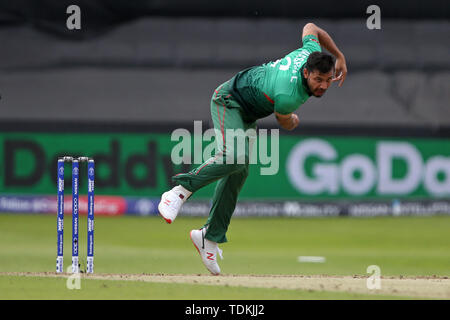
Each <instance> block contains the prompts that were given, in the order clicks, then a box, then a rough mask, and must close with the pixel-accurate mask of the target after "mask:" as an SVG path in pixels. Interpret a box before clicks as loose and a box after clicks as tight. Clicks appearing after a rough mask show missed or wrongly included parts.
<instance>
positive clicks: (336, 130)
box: [0, 120, 450, 138]
mask: <svg viewBox="0 0 450 320" xmlns="http://www.w3.org/2000/svg"><path fill="white" fill-rule="evenodd" d="M206 123H207V124H205V121H204V123H203V130H206V129H207V128H208V127H209V122H207V121H206ZM178 128H185V129H187V130H189V131H193V129H194V123H193V121H192V122H123V121H119V122H118V121H114V122H105V121H75V120H70V121H69V120H64V121H47V120H20V121H18V120H0V133H10V132H17V133H19V132H20V133H32V132H41V133H168V132H172V131H173V130H175V129H178ZM258 128H259V129H280V131H279V132H280V135H294V136H302V135H312V136H327V135H331V136H352V137H353V136H369V137H390V138H395V137H403V138H405V137H414V138H415V137H417V138H450V126H440V127H431V126H399V125H385V126H381V125H352V124H343V125H335V124H332V125H329V124H317V125H311V124H309V125H301V126H299V127H298V128H296V129H295V130H293V131H286V130H283V129H281V128H279V127H278V126H267V125H258Z"/></svg>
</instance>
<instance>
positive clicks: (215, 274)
mask: <svg viewBox="0 0 450 320" xmlns="http://www.w3.org/2000/svg"><path fill="white" fill-rule="evenodd" d="M192 231H193V230H192ZM192 231H191V232H189V238H191V241H192V244H193V245H194V247H195V249H197V252H198V254H199V255H200V259H202V262H203V257H202V254H201V253H200V249H199V248H198V247H197V245H196V244H195V242H194V240H193V239H192ZM203 265H204V266H205V268H206V269H207V270H208V271H209V272H211V270H209V269H208V267H207V266H206V264H205V263H204V262H203ZM211 274H212V275H214V276H218V275H219V274H220V273H214V272H211Z"/></svg>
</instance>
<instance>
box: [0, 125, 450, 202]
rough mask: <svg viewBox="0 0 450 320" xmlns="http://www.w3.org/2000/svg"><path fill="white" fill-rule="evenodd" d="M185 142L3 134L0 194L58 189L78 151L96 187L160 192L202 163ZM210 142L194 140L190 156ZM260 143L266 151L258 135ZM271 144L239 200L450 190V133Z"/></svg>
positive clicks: (292, 138)
mask: <svg viewBox="0 0 450 320" xmlns="http://www.w3.org/2000/svg"><path fill="white" fill-rule="evenodd" d="M273 132H275V131H274V130H272V131H270V132H269V135H270V134H271V133H273ZM197 138H199V139H200V140H201V139H202V137H198V136H197ZM258 139H259V138H258ZM179 143H180V140H175V141H172V140H171V134H170V133H145V132H144V133H97V132H95V133H58V134H55V133H42V132H35V133H34V132H27V133H17V132H7V133H0V193H2V194H55V192H56V165H57V160H56V159H57V157H58V156H62V155H74V156H91V157H94V159H95V161H96V181H95V182H96V192H97V193H98V194H104V195H122V196H148V197H159V196H160V195H161V194H162V193H163V192H164V191H166V190H167V189H168V188H169V187H170V183H171V180H170V178H171V176H173V175H174V174H176V173H180V172H186V171H188V170H190V169H191V168H193V167H196V166H197V164H193V165H191V164H174V163H173V161H172V157H171V156H172V150H173V148H174V147H175V146H177V145H178V146H179ZM208 144H210V141H203V142H202V143H200V144H195V143H194V142H192V143H191V145H192V152H190V153H189V154H187V156H188V158H191V159H192V158H193V157H194V155H198V154H199V153H200V154H201V152H202V150H203V149H204V148H205V146H207V145H208ZM255 147H256V150H257V152H261V148H260V144H259V140H257V143H256V144H255ZM265 149H267V150H265ZM265 149H264V150H263V153H262V154H258V156H257V162H258V163H256V164H251V165H250V174H249V177H248V178H247V181H246V184H245V185H244V188H243V189H242V192H241V199H248V200H270V199H273V200H284V199H297V200H340V199H350V198H351V199H355V198H358V199H373V200H376V199H387V198H392V197H398V198H410V199H413V198H430V197H432V198H436V197H450V139H437V138H384V137H383V138H377V137H352V136H303V135H301V136H300V135H298V136H297V135H279V137H278V136H277V137H275V136H272V140H270V139H269V143H268V146H267V148H265ZM264 153H266V154H265V155H264ZM202 160H205V159H202ZM68 171H70V170H68ZM275 172H276V174H273V173H275ZM68 174H70V172H69V173H68ZM66 180H68V182H66V183H69V182H70V181H69V177H66ZM80 182H81V183H83V181H80ZM84 183H85V182H84ZM213 190H214V185H210V186H207V187H205V188H204V189H202V190H199V191H198V192H197V193H196V194H195V197H194V198H197V199H207V198H210V196H211V194H212V192H213Z"/></svg>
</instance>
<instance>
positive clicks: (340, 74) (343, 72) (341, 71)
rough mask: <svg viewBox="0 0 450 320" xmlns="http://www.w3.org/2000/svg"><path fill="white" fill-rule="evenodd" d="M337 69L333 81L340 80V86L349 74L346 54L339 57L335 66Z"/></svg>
mask: <svg viewBox="0 0 450 320" xmlns="http://www.w3.org/2000/svg"><path fill="white" fill-rule="evenodd" d="M334 70H335V77H334V78H333V79H331V81H333V82H334V81H339V87H340V86H342V84H343V83H344V81H345V77H346V76H347V64H346V63H345V58H344V56H342V57H338V58H337V59H336V64H335V67H334Z"/></svg>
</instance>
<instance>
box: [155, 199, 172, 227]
mask: <svg viewBox="0 0 450 320" xmlns="http://www.w3.org/2000/svg"><path fill="white" fill-rule="evenodd" d="M160 206H161V202H160V203H159V204H158V213H159V215H160V216H161V218H163V219H164V220H165V221H166V222H167V223H168V224H171V223H172V219H168V218H166V217H164V215H163V214H162V213H161V208H160Z"/></svg>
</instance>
